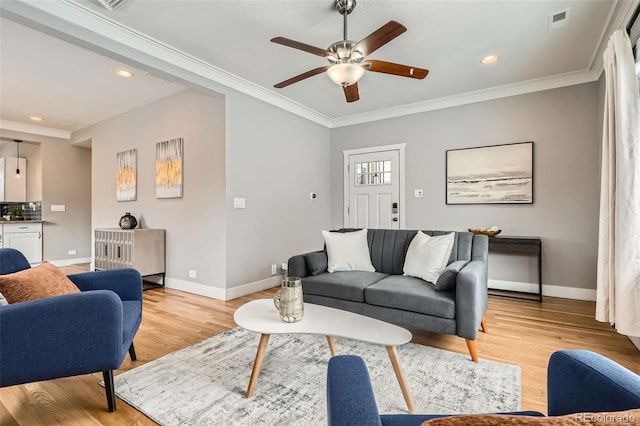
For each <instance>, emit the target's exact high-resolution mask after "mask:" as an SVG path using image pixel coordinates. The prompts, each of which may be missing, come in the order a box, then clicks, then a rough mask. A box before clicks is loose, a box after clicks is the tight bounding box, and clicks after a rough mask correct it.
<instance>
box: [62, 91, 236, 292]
mask: <svg viewBox="0 0 640 426" xmlns="http://www.w3.org/2000/svg"><path fill="white" fill-rule="evenodd" d="M224 116H225V112H224V98H223V97H221V96H218V97H213V96H209V95H205V94H200V93H197V92H195V91H192V90H187V91H184V92H180V93H178V94H176V95H172V96H169V97H167V98H164V99H161V100H159V101H157V102H154V103H152V104H149V105H147V106H144V107H141V108H138V109H135V110H132V111H129V112H127V113H125V114H122V115H119V116H116V117H113V118H111V119H108V120H106V121H103V122H101V123H98V124H96V125H94V126H91V127H88V128H86V129H83V130H81V131H79V132H75V133H74V134H73V140H74V141H85V140H87V139H91V144H92V151H93V162H92V165H93V168H92V169H93V170H92V196H93V200H92V211H93V213H92V227H93V228H115V227H118V221H119V218H120V217H121V216H122V215H123V214H124V213H125V212H131V214H132V215H133V216H135V217H136V218H137V219H138V222H139V223H140V225H141V226H142V227H144V228H160V229H165V230H166V259H167V265H166V269H167V271H166V272H167V276H168V277H170V278H175V279H179V280H183V281H192V282H196V283H199V284H204V285H209V286H213V287H220V288H224V287H225V284H226V283H225V268H226V252H225V249H226V247H225V239H226V236H225V234H226V229H225V217H224V213H225V141H224V137H225V124H224ZM180 137H182V138H184V166H183V172H184V187H183V197H182V198H174V199H157V198H156V194H155V146H156V143H157V142H161V141H165V140H169V139H174V138H180ZM133 148H136V149H137V150H138V172H137V199H136V200H135V201H127V202H118V201H116V181H115V179H116V178H115V171H116V154H117V153H118V152H121V151H126V150H129V149H133ZM189 270H194V271H196V273H197V279H191V278H189V277H188V271H189Z"/></svg>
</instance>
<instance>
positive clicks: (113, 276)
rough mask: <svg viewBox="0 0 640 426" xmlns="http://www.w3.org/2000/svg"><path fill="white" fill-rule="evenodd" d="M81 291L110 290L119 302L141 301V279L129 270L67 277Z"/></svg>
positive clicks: (114, 270)
mask: <svg viewBox="0 0 640 426" xmlns="http://www.w3.org/2000/svg"><path fill="white" fill-rule="evenodd" d="M69 279H70V280H71V281H73V283H74V284H75V285H77V286H78V288H79V289H80V290H81V291H89V290H111V291H113V292H114V293H116V294H117V295H118V296H120V299H121V300H142V277H141V276H140V273H139V272H138V271H137V270H135V269H131V268H124V269H109V270H104V271H94V272H83V273H80V274H73V275H69Z"/></svg>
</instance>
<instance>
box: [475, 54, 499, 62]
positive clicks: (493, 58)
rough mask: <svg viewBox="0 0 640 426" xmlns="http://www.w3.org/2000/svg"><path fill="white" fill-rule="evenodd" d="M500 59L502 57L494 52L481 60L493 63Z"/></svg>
mask: <svg viewBox="0 0 640 426" xmlns="http://www.w3.org/2000/svg"><path fill="white" fill-rule="evenodd" d="M498 59H500V56H498V55H495V54H493V55H487V56H485V57H484V58H482V59H481V60H480V62H481V63H483V64H493V63H494V62H497V61H498Z"/></svg>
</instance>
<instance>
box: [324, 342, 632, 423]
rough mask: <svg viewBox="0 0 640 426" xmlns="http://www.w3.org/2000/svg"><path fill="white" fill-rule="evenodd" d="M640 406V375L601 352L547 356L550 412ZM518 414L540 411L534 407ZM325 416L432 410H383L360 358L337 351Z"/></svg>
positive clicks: (337, 419)
mask: <svg viewBox="0 0 640 426" xmlns="http://www.w3.org/2000/svg"><path fill="white" fill-rule="evenodd" d="M638 408H640V376H638V375H637V374H635V373H633V372H632V371H630V370H628V369H626V368H624V367H622V366H621V365H619V364H617V363H615V362H613V361H611V360H610V359H608V358H605V357H603V356H602V355H599V354H596V353H594V352H590V351H585V350H569V351H558V352H555V353H553V354H552V355H551V358H550V359H549V368H548V377H547V409H548V412H549V416H563V415H567V414H574V413H585V412H591V413H597V412H614V411H626V410H632V409H638ZM504 414H519V415H529V416H542V414H541V413H538V412H534V411H521V412H518V413H504ZM327 417H328V423H329V425H330V426H343V425H344V426H347V425H363V426H365V425H367V426H368V425H385V426H390V425H398V426H400V425H402V426H409V425H420V424H421V423H422V422H425V421H427V420H430V419H435V418H439V417H447V416H443V415H433V414H382V415H381V414H379V412H378V406H377V405H376V401H375V398H374V395H373V389H372V388H371V382H370V381H369V373H368V372H367V367H366V365H365V363H364V361H363V360H362V358H360V357H358V356H354V355H339V356H335V357H333V358H331V359H330V360H329V367H328V375H327Z"/></svg>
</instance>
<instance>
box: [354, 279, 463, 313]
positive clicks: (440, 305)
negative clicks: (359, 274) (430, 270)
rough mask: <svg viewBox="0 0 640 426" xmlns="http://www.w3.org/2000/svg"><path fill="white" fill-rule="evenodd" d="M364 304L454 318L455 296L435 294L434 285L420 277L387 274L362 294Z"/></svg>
mask: <svg viewBox="0 0 640 426" xmlns="http://www.w3.org/2000/svg"><path fill="white" fill-rule="evenodd" d="M364 298H365V301H366V303H368V304H370V305H377V306H384V307H387V308H395V309H402V310H404V311H411V312H417V313H420V314H427V315H433V316H436V317H440V318H446V319H453V318H455V314H456V303H455V293H454V292H451V291H449V292H446V291H435V289H434V286H433V284H430V283H428V282H426V281H424V280H422V279H420V278H414V277H405V276H402V275H389V276H388V277H386V278H384V279H382V280H380V281H378V282H377V283H375V284H373V285H371V286H369V287H367V288H366V289H365V291H364Z"/></svg>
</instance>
